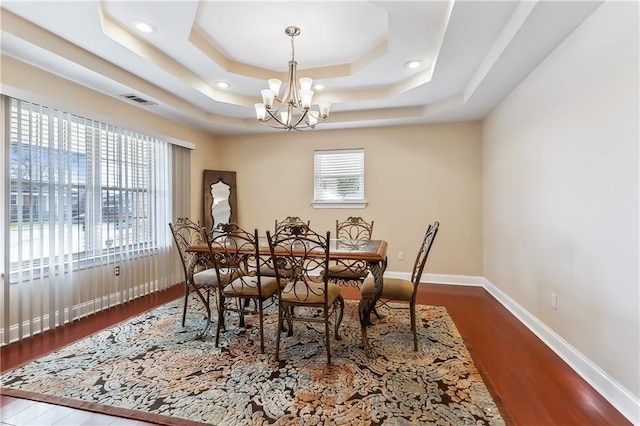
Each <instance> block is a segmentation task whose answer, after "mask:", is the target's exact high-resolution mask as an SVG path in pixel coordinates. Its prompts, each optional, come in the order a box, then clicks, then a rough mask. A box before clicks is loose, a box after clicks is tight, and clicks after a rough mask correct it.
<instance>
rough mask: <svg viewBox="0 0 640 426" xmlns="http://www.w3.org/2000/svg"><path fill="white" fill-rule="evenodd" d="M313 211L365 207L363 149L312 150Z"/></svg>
mask: <svg viewBox="0 0 640 426" xmlns="http://www.w3.org/2000/svg"><path fill="white" fill-rule="evenodd" d="M313 192H314V202H313V206H314V207H316V208H340V207H344V208H364V207H366V205H367V203H366V201H365V200H364V149H342V150H326V151H315V153H314V191H313Z"/></svg>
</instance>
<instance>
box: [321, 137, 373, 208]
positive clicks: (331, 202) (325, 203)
mask: <svg viewBox="0 0 640 426" xmlns="http://www.w3.org/2000/svg"><path fill="white" fill-rule="evenodd" d="M345 154H359V155H360V159H359V161H360V169H359V170H356V172H357V173H358V175H357V178H359V179H360V182H361V183H360V185H361V187H362V190H361V197H360V198H357V199H348V198H347V199H345V198H344V197H343V198H339V197H337V198H335V199H326V198H318V186H319V182H318V179H319V178H321V177H322V176H321V172H320V171H319V170H318V165H319V156H320V157H322V156H324V157H329V156H339V155H345ZM339 176H344V177H346V178H348V179H352V178H353V177H354V174H353V172H351V173H347V174H344V175H339ZM325 178H326V176H325ZM338 179H339V177H338ZM367 204H368V202H367V201H366V199H365V158H364V148H348V149H319V150H315V151H314V153H313V201H312V202H311V205H312V206H313V208H316V209H333V208H345V209H363V208H365V207H367Z"/></svg>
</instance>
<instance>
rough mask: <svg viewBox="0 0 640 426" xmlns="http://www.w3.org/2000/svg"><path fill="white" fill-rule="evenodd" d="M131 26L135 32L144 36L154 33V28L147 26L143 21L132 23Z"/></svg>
mask: <svg viewBox="0 0 640 426" xmlns="http://www.w3.org/2000/svg"><path fill="white" fill-rule="evenodd" d="M133 26H134V27H135V29H136V30H138V31H140V32H141V33H145V34H149V33H152V32H154V31H155V28H153V25H151V24H148V23H146V22H144V21H133Z"/></svg>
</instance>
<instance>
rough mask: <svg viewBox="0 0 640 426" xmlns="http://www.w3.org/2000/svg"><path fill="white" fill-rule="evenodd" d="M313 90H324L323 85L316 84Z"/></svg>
mask: <svg viewBox="0 0 640 426" xmlns="http://www.w3.org/2000/svg"><path fill="white" fill-rule="evenodd" d="M313 88H314V89H316V90H322V89H324V88H325V85H324V84H320V83H318V84H316V85H315V86H313Z"/></svg>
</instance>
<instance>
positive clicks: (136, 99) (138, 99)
mask: <svg viewBox="0 0 640 426" xmlns="http://www.w3.org/2000/svg"><path fill="white" fill-rule="evenodd" d="M120 97H121V98H125V99H129V100H130V101H133V102H135V103H138V104H140V105H148V106H152V105H158V104H156V103H155V102H151V101H148V100H146V99H142V98H141V97H140V96H137V95H120Z"/></svg>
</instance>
